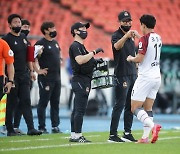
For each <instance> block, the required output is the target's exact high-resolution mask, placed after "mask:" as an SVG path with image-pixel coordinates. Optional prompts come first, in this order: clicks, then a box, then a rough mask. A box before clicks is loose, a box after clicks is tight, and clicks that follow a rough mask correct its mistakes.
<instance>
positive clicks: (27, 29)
mask: <svg viewBox="0 0 180 154" xmlns="http://www.w3.org/2000/svg"><path fill="white" fill-rule="evenodd" d="M21 21H22V27H21V33H23V34H25V35H26V36H28V34H29V32H30V26H31V24H30V22H29V21H28V20H26V19H22V20H21Z"/></svg>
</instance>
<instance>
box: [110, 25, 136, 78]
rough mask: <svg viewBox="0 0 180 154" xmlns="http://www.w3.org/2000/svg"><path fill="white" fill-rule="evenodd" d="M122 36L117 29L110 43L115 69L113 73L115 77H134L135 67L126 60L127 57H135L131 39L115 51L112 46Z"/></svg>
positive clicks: (120, 31)
mask: <svg viewBox="0 0 180 154" xmlns="http://www.w3.org/2000/svg"><path fill="white" fill-rule="evenodd" d="M123 36H124V33H123V32H122V30H121V29H120V28H119V29H118V30H117V31H115V32H114V33H113V35H112V38H111V43H112V50H113V56H114V62H115V69H114V73H115V75H116V76H117V77H121V76H129V75H136V74H137V72H136V65H135V63H133V62H128V61H127V60H126V58H127V56H129V55H132V56H135V44H134V41H133V40H132V39H131V38H128V39H127V40H126V42H125V43H124V46H123V47H122V48H121V49H119V50H116V49H115V48H114V44H115V43H116V42H117V41H118V40H120V39H121V38H122V37H123Z"/></svg>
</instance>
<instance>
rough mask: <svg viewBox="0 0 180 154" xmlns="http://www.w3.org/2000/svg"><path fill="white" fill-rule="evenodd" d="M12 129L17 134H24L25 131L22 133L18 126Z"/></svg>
mask: <svg viewBox="0 0 180 154" xmlns="http://www.w3.org/2000/svg"><path fill="white" fill-rule="evenodd" d="M14 131H15V132H16V133H18V134H19V135H26V133H24V132H23V131H22V130H20V129H19V128H14Z"/></svg>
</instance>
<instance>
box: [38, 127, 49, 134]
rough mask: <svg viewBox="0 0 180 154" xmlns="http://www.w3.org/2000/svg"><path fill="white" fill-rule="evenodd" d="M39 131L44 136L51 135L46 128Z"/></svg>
mask: <svg viewBox="0 0 180 154" xmlns="http://www.w3.org/2000/svg"><path fill="white" fill-rule="evenodd" d="M39 131H41V132H42V134H49V132H48V131H47V129H46V128H42V129H39Z"/></svg>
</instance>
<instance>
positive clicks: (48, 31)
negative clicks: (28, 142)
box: [35, 22, 61, 134]
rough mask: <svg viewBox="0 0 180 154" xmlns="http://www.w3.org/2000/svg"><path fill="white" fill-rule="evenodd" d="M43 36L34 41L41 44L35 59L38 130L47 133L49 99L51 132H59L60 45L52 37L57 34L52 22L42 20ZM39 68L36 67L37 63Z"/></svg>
mask: <svg viewBox="0 0 180 154" xmlns="http://www.w3.org/2000/svg"><path fill="white" fill-rule="evenodd" d="M41 32H42V33H43V35H44V38H42V39H41V40H39V41H37V42H36V45H42V46H43V52H42V54H41V55H40V56H39V57H38V58H37V59H36V62H35V70H36V72H37V73H38V86H39V96H40V99H39V103H38V108H37V114H38V122H39V130H40V131H42V133H44V134H47V133H48V132H47V129H46V124H45V120H46V107H47V105H48V102H49V101H50V116H51V125H52V133H61V131H60V129H59V127H58V126H59V123H60V120H59V103H60V102H59V101H60V93H61V80H60V65H61V63H60V59H61V58H60V50H61V49H60V46H59V44H58V42H57V41H56V40H55V39H54V38H55V37H56V35H57V32H56V28H55V25H54V23H53V22H44V23H42V25H41ZM37 62H38V63H39V69H38V65H37V64H38V63H37Z"/></svg>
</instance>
